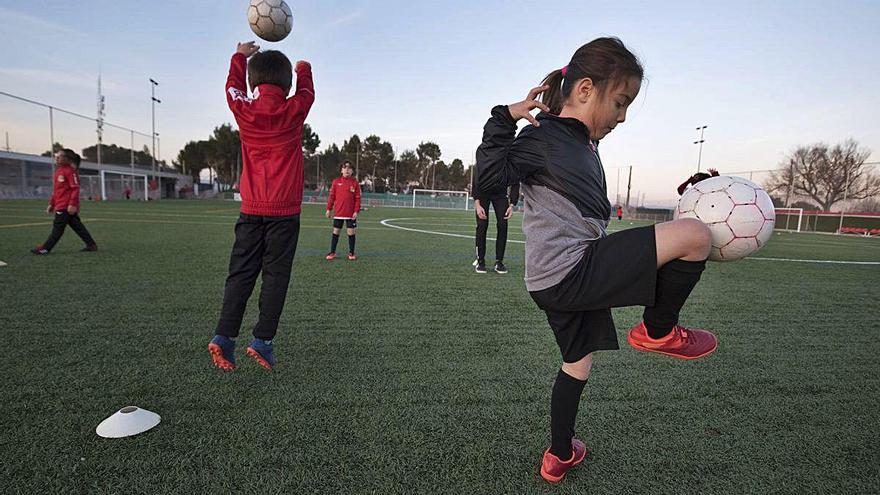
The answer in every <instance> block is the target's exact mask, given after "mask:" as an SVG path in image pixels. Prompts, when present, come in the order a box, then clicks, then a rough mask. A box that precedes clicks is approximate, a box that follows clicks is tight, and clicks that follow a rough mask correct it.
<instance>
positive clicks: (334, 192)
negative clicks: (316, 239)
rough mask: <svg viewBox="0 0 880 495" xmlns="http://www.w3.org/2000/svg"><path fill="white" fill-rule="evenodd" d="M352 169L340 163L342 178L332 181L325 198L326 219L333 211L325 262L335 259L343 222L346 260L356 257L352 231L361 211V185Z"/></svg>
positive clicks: (347, 164)
mask: <svg viewBox="0 0 880 495" xmlns="http://www.w3.org/2000/svg"><path fill="white" fill-rule="evenodd" d="M353 173H354V169H352V168H351V162H350V161H348V160H345V161H344V162H342V177H339V178H337V179H336V180H334V181H333V184H332V185H331V186H330V196H329V197H328V198H327V213H326V216H327V218H330V212H331V211H333V212H335V214H334V215H333V237H332V238H331V239H330V252H329V253H327V256H326V257H325V258H326V259H327V261H331V260H333V259H334V258H336V244H337V243H338V242H339V232H340V230H342V223H343V222H345V226H346V230H347V233H348V259H349V260H350V261H354V260H356V259H357V256H355V254H354V240H355V239H354V235H355V231H354V229H356V228H357V217H358V212H359V211H361V185H360V184H358V181H357V179H355V178H354V177H352V174H353Z"/></svg>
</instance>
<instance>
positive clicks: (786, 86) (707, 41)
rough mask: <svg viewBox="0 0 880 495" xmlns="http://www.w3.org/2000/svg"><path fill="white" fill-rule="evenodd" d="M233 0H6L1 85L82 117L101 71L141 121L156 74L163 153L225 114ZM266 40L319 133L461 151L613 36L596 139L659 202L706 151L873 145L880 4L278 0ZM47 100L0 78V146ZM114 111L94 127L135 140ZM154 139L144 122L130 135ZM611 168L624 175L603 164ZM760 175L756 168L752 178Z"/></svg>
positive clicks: (235, 20)
mask: <svg viewBox="0 0 880 495" xmlns="http://www.w3.org/2000/svg"><path fill="white" fill-rule="evenodd" d="M247 4H248V2H247V0H234V1H232V0H210V1H209V0H191V1H177V2H172V1H165V0H154V1H150V2H144V1H128V0H115V1H109V0H108V1H76V2H70V1H30V2H11V1H9V0H0V39H3V40H6V42H7V44H6V50H5V53H4V57H3V61H2V62H0V91H4V92H7V93H12V94H15V95H18V96H22V97H25V98H29V99H33V100H38V101H42V102H44V103H46V104H50V105H53V106H56V107H60V108H64V109H68V110H73V111H76V112H79V113H83V114H86V115H95V112H96V93H97V89H96V86H97V79H98V73H99V71H100V73H101V77H102V88H103V94H104V96H105V98H106V117H105V118H106V119H107V121H109V122H111V123H114V124H118V125H121V126H124V127H128V128H134V129H136V130H138V131H140V132H144V133H146V134H149V132H150V126H151V118H150V111H151V109H150V83H149V78H153V79H155V80H157V81H158V82H159V86H158V87H157V88H156V91H157V94H156V96H157V98H160V99H161V100H162V103H161V104H160V105H158V106H157V109H156V124H157V129H156V130H157V132H158V133H159V135H160V140H161V149H160V157H161V158H163V159H166V160H169V161H170V160H171V159H173V158H175V157H176V156H177V152H178V150H179V149H180V148H181V147H182V146H183V145H184V144H185V143H186V142H188V141H190V140H198V139H205V138H206V137H207V136H208V135H209V134H210V133H211V131H212V129H213V128H214V127H215V126H217V125H219V124H222V123H225V122H232V115H231V113H230V112H229V110H228V108H227V107H226V102H225V97H224V91H223V90H224V88H223V86H224V83H225V80H226V74H227V71H228V67H229V57H230V55H231V54H232V53H233V51H234V49H235V45H236V42H238V41H246V40H252V39H254V38H255V37H254V35H253V34H252V32H251V31H250V28H249V26H248V24H247V20H246V16H245V12H246V8H247ZM288 4H289V5H290V7H291V9H292V11H293V16H294V20H293V32H292V34H291V35H290V36H289V37H288V38H287V39H285V40H283V41H282V42H279V43H268V42H260V44H261V46H263V47H264V48H273V49H279V50H282V51H284V52H285V53H286V54H287V55H288V57H290V58H291V60H292V61H295V60H299V59H304V60H308V61H309V62H311V64H312V67H313V71H314V80H315V91H316V101H315V104H314V106H313V107H312V111H311V113H310V115H309V118H308V119H307V122H308V123H309V124H310V125H311V126H312V128H313V129H314V130H315V132H317V133H318V135H319V136H320V138H321V142H322V144H321V148H324V147H325V146H326V145H329V144H330V143H334V142H335V143H337V144H342V141H343V140H344V139H346V138H348V137H349V136H351V135H352V134H354V133H357V134H359V135H360V136H361V137H366V136H367V135H369V134H377V135H379V136H380V137H382V138H383V139H385V140H387V141H389V142H391V143H392V145H393V146H394V148H395V151H396V152H398V153H399V152H401V151H403V150H406V149H414V148H415V147H416V146H417V145H418V143H419V142H421V141H429V140H430V141H434V142H436V143H438V144H439V145H440V148H441V150H442V152H443V155H442V157H441V158H442V159H443V160H445V161H446V162H447V163H449V162H450V161H452V160H453V159H454V158H461V159H462V160H463V161H464V162H465V163H471V162H472V160H473V155H474V150H475V149H476V147H477V146H478V145H479V144H480V140H481V133H482V126H483V124H484V123H485V121H486V119H487V118H488V117H489V112H490V110H491V108H492V107H493V106H494V105H497V104H507V103H514V102H517V101H520V100H522V99H523V97H524V96H525V95H526V93H527V92H528V90H529V89H530V88H532V87H534V86H537V85H538V84H539V83H540V81H541V79H542V78H543V76H544V75H546V74H547V73H548V72H550V71H552V70H554V69H558V68H560V67H562V66H564V65H566V64H567V63H568V61H569V59H570V58H571V55H572V53H574V51H575V50H576V49H577V48H578V47H579V46H581V45H582V44H584V43H586V42H588V41H590V40H591V39H594V38H596V37H599V36H608V35H611V36H617V37H619V38H621V39H622V40H623V42H624V43H625V44H626V45H627V46H628V47H629V48H630V49H631V50H632V51H633V52H634V53H636V54H637V55H638V56H639V57H640V59H641V60H642V62H643V64H644V66H645V71H646V76H647V81H646V82H645V83H644V84H643V86H642V91H641V93H640V94H639V97H638V99H637V100H636V101H635V102H634V103H633V105H632V106H631V109H630V112H629V114H628V116H627V121H626V123H624V124H622V125H620V126H618V128H617V129H616V130H615V131H614V132H612V133H611V134H610V135H609V136H608V137H607V138H605V139H604V140H603V141H602V143H601V145H600V152H601V154H602V159H603V162H604V164H605V167H606V169H607V175H608V188H609V194H610V195H611V197H612V198H614V196H615V194H616V191H617V190H618V189H619V190H620V191H621V196H623V195H625V188H626V179H625V177H626V174H627V171H628V170H627V168H628V167H630V166H631V167H632V195H633V197H635V196H636V195H640V196H642V197H644V198H645V202H646V203H647V204H666V203H668V202H669V201H673V200H674V199H675V197H676V194H675V187H676V186H677V185H678V184H679V183H680V182H682V181H683V180H684V179H685V178H687V177H688V176H689V175H690V174H692V173H693V172H694V171H696V168H697V161H698V154H699V150H698V146H697V145H694V144H693V142H694V141H695V140H696V139H698V133H697V131H696V127H697V126H702V125H707V126H708V127H707V128H706V130H705V143H704V144H703V149H702V155H701V157H700V161H701V164H702V168H703V169H705V168H706V167H716V168H718V169H719V170H721V171H722V172H743V171H751V170H768V169H774V168H776V167H777V166H778V165H779V164H780V163H781V162H782V161H784V159H785V156H786V154H787V153H788V152H790V151H791V150H792V149H794V148H795V147H797V146H799V145H808V144H812V143H816V142H825V143H830V144H834V143H838V142H841V141H843V140H845V139H849V138H852V139H855V140H856V141H858V142H859V143H860V144H861V145H862V146H864V147H866V148H868V149H869V150H871V151H872V152H873V154H872V156H871V158H869V161H877V160H880V119H878V118H877V117H876V112H877V111H878V109H880V57H878V56H877V53H876V50H877V47H878V46H880V29H878V27H877V26H878V25H880V2H877V1H860V2H859V1H852V2H851V1H842V2H836V3H835V4H834V5H833V7H832V6H831V4H829V3H828V2H814V1H774V2H753V1H738V2H729V1H726V2H713V1H701V2H676V1H664V2H629V1H615V2H583V1H577V2H568V1H560V0H556V1H553V2H545V3H544V4H545V5H541V6H538V4H536V3H535V2H523V1H473V0H471V1H443V2H419V1H359V0H355V1H334V0H304V1H295V0H293V1H288ZM48 127H49V126H48V115H47V111H46V109H42V108H38V107H34V106H30V105H27V104H25V103H21V102H16V101H13V100H10V99H8V98H6V97H3V96H0V145H2V146H3V147H4V148H5V142H4V141H3V139H4V135H3V133H8V134H9V141H10V147H11V148H12V149H13V150H16V151H22V152H41V151H44V150H45V149H48V145H49V131H48ZM55 129H56V130H55V140H56V141H60V142H63V143H64V144H65V145H68V146H74V147H84V146H87V145H89V144H93V143H94V142H95V133H94V125H93V124H89V123H87V122H85V121H81V120H78V119H75V118H73V117H67V116H64V115H56V116H55ZM129 141H130V136H129V133H127V132H123V131H117V130H114V129H108V130H107V132H105V142H115V143H117V144H120V145H122V146H126V147H128V146H129ZM147 141H148V139H147V138H143V137H140V136H138V137H137V139H136V140H135V146H136V147H137V148H141V147H142V146H143V145H144V144H147ZM619 167H626V168H624V169H623V170H624V172H623V173H622V174H620V175H621V181H620V183H618V179H617V177H618V173H617V169H618V168H619ZM756 177H757V176H756Z"/></svg>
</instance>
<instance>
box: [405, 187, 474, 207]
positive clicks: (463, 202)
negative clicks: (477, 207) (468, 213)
mask: <svg viewBox="0 0 880 495" xmlns="http://www.w3.org/2000/svg"><path fill="white" fill-rule="evenodd" d="M469 204H470V195H469V194H468V192H467V191H440V190H437V189H413V192H412V207H413V208H443V209H450V210H461V209H465V210H467V209H468V206H469Z"/></svg>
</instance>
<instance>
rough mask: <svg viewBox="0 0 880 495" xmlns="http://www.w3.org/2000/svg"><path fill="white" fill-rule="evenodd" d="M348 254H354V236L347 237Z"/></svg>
mask: <svg viewBox="0 0 880 495" xmlns="http://www.w3.org/2000/svg"><path fill="white" fill-rule="evenodd" d="M348 252H349V253H351V254H354V235H353V234H352V235H350V236H348Z"/></svg>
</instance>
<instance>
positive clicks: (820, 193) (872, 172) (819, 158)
mask: <svg viewBox="0 0 880 495" xmlns="http://www.w3.org/2000/svg"><path fill="white" fill-rule="evenodd" d="M302 144H303V154H304V156H305V164H304V166H305V177H306V185H307V187H309V188H312V189H322V188H326V187H327V186H328V185H329V184H330V182H332V180H333V179H334V178H336V177H338V176H339V165H340V164H341V163H342V162H343V161H344V160H350V161H351V162H352V163H353V164H355V167H356V169H357V177H358V178H359V179H360V180H361V182H362V183H363V184H364V186H365V189H366V190H367V191H373V192H386V191H394V192H398V191H405V190H408V189H412V188H415V187H417V188H425V189H447V190H458V191H461V190H465V189H469V187H468V186H469V182H470V173H469V171H468V170H466V169H465V167H464V163H462V161H461V160H459V159H458V158H456V159H454V160H452V161H451V162H450V163H448V164H447V163H446V162H444V161H443V160H442V159H441V156H442V154H441V151H440V146H438V145H437V144H436V143H433V142H430V141H426V142H422V143H420V144H419V145H418V146H417V147H416V148H415V149H413V150H404V151H402V152H400V153H396V152H395V150H394V147H393V146H392V145H391V143H389V142H388V141H383V140H382V138H380V137H379V136H376V135H370V136H367V137H366V139H363V140H362V139H361V138H360V137H359V136H358V135H357V134H355V135H353V136H351V137H350V138H349V139H346V140H345V141H344V142H343V143H342V145H341V146H339V145H337V144H336V143H332V144H330V145H329V146H327V147H326V148H324V149H323V150H321V151H318V148H319V146H320V144H321V139H320V138H319V137H318V135H317V134H316V133H315V132H314V131H313V130H312V129H311V127H309V125H308V124H306V125H305V126H304V129H303V141H302ZM63 147H64V146H63V145H62V144H61V143H55V144H54V146H53V151H57V150H59V149H61V148H63ZM50 155H51V153H50V152H49V151H46V152H45V153H43V156H50ZM82 155H83V158H84V159H85V160H87V161H92V162H94V161H97V145H92V146H89V147H88V148H84V149H83V150H82ZM870 155H871V152H870V150H868V149H866V148H863V147H861V146H860V145H859V144H858V143H857V142H856V141H853V140H847V141H844V142H843V143H839V144H836V145H833V146H831V145H828V144H824V143H817V144H812V145H807V146H799V147H797V148H795V149H794V150H793V151H792V152H791V153H789V154H788V155H787V156H786V158H785V161H784V162H782V163H780V165H779V168H778V169H777V170H776V171H775V172H774V173H773V174H772V175H771V177H770V179H768V180H767V181H765V183H764V184H763V185H764V187H765V188H766V189H767V191H768V192H769V193H770V194H771V195H772V196H773V197H774V200H775V201H776V202H777V204H779V205H780V206H791V207H799V208H805V209H819V210H822V211H830V210H831V209H832V208H833V207H834V205H835V204H837V203H839V202H840V201H842V200H844V199H846V200H848V201H853V202H860V203H859V208H860V209H863V210H865V211H876V210H880V175H878V173H877V168H876V167H874V166H873V165H874V164H872V163H868V162H867V160H868V157H869V156H870ZM101 159H102V162H104V163H115V164H128V163H130V161H131V159H132V152H131V150H130V149H128V148H125V147H121V146H117V145H115V144H109V145H102V147H101ZM134 162H135V163H136V164H139V165H149V164H150V163H151V162H152V156H151V155H150V150H149V148H147V147H146V146H144V148H143V149H142V150H136V151H135V152H134ZM163 164H164V163H163ZM173 166H174V167H175V168H177V169H178V170H180V171H181V172H183V173H186V174H189V175H191V176H192V177H193V178H194V179H196V180H198V177H199V175H200V173H201V171H202V170H204V169H206V168H207V169H209V170H210V171H211V174H212V177H214V178H216V180H217V181H218V182H219V183H220V184H221V185H222V186H223V187H232V185H234V184H235V183H236V182H237V180H238V177H239V174H240V172H241V140H240V138H239V133H238V130H237V129H233V127H232V125H230V124H223V125H220V126H218V127H215V128H214V131H213V132H212V133H211V135H209V136H208V137H207V139H204V140H199V141H190V142H188V143H187V144H186V145H185V146H184V147H183V149H181V150H180V152H179V153H178V155H177V159H176V160H174V162H173Z"/></svg>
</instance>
